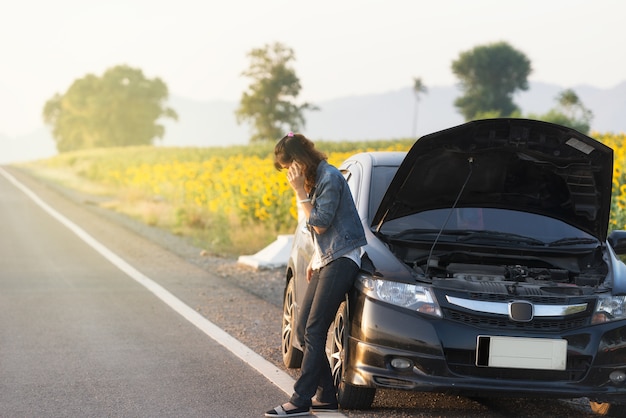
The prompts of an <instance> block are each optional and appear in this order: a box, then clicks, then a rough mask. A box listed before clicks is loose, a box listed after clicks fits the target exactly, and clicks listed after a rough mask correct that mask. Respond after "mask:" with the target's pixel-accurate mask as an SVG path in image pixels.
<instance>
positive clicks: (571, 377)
mask: <svg viewBox="0 0 626 418" xmlns="http://www.w3.org/2000/svg"><path fill="white" fill-rule="evenodd" d="M445 355H446V361H447V363H448V367H449V368H450V371H452V372H453V373H455V374H457V375H463V376H472V377H482V378H486V379H502V380H534V381H546V382H551V381H562V382H576V381H579V380H581V379H583V378H584V377H585V375H586V373H587V371H588V368H589V364H590V362H591V358H589V357H588V356H579V355H569V356H568V358H567V365H566V369H565V370H532V371H529V370H526V369H509V368H498V367H478V366H476V364H475V361H476V360H475V356H476V353H475V352H473V351H467V350H451V349H447V350H445Z"/></svg>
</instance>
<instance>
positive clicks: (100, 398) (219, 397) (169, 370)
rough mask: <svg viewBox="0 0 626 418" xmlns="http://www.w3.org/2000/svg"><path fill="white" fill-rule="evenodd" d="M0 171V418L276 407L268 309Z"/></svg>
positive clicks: (432, 409)
mask: <svg viewBox="0 0 626 418" xmlns="http://www.w3.org/2000/svg"><path fill="white" fill-rule="evenodd" d="M3 173H5V174H3ZM0 174H3V175H0V219H2V222H0V257H1V258H0V306H1V311H0V312H1V314H0V416H2V417H39V416H46V417H77V416H80V417H102V416H116V417H117V416H120V417H122V416H124V417H200V416H202V417H226V418H227V417H258V416H262V413H263V411H265V410H266V409H269V408H271V407H273V406H275V405H277V404H279V403H281V402H283V401H285V400H286V397H287V393H289V391H290V385H291V384H292V380H291V378H290V377H289V375H287V373H285V372H286V371H284V370H282V367H281V365H280V363H279V358H277V354H279V351H278V344H279V340H278V339H279V332H280V328H279V327H280V315H281V310H280V307H278V306H276V303H275V302H274V303H270V302H268V301H266V300H264V299H263V298H259V297H257V296H255V295H254V294H253V293H251V292H248V291H246V289H245V286H241V285H237V284H236V283H235V282H232V283H231V282H229V281H225V280H223V279H221V278H220V277H218V275H215V274H211V268H208V269H207V268H201V267H200V266H198V264H197V263H193V262H190V261H189V260H188V259H186V258H185V257H182V256H181V255H180V253H176V252H173V251H170V250H169V249H167V248H166V247H167V246H164V245H163V244H162V243H160V244H157V243H156V242H155V241H154V240H150V239H147V238H146V237H145V236H144V235H141V234H137V233H135V232H134V231H133V230H132V229H129V228H126V227H124V226H123V225H121V224H120V223H119V222H113V221H111V219H107V218H103V217H102V216H99V215H98V211H97V210H89V209H90V207H91V206H93V205H90V202H89V201H79V202H78V203H77V202H76V200H75V199H74V200H73V199H67V198H66V196H64V195H62V194H59V193H58V192H57V190H56V189H55V188H51V187H47V186H46V185H45V184H44V183H39V182H36V181H33V179H31V178H29V177H28V176H25V175H24V174H23V173H21V172H19V171H18V170H15V169H13V168H8V167H5V168H0ZM13 180H14V181H13ZM20 187H22V188H20ZM24 188H25V189H24ZM46 208H47V210H46ZM92 209H93V208H92ZM55 214H56V215H55ZM55 216H56V217H55ZM206 319H209V320H210V321H212V322H209V321H207V320H206ZM222 329H223V330H225V331H226V332H228V333H229V334H230V335H233V336H235V337H236V338H237V339H238V340H241V341H243V342H244V343H245V344H247V346H243V345H241V344H240V343H239V342H238V341H237V340H235V338H232V337H231V336H230V335H229V334H227V333H226V332H224V331H222ZM231 340H232V341H231ZM248 346H249V347H253V349H254V350H255V351H256V352H250V351H249V349H248ZM229 350H230V351H229ZM257 353H259V354H257ZM289 373H290V375H291V376H295V375H294V373H293V372H289ZM328 416H329V417H330V416H347V417H350V418H361V417H385V418H387V417H391V418H400V417H434V416H436V417H474V418H479V417H481V418H495V417H536V416H552V417H591V416H593V415H592V414H591V413H590V412H589V410H588V407H586V405H584V403H582V404H581V403H579V402H576V401H573V402H572V401H560V400H550V401H541V402H538V401H529V400H519V399H493V400H475V399H468V398H463V397H457V396H452V395H443V394H421V393H408V392H396V391H379V392H378V393H377V396H376V399H375V401H374V405H373V409H372V410H371V411H344V415H341V414H330V415H328Z"/></svg>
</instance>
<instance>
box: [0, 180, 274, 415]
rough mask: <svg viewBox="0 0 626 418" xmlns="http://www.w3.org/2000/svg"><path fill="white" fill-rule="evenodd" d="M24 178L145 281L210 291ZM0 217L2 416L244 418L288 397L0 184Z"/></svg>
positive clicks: (166, 258) (169, 259)
mask: <svg viewBox="0 0 626 418" xmlns="http://www.w3.org/2000/svg"><path fill="white" fill-rule="evenodd" d="M13 174H18V173H15V172H14V173H13ZM27 180H28V179H26V178H23V177H20V181H24V182H26V183H25V184H29V185H30V186H31V187H33V190H36V193H37V196H38V197H40V198H41V199H42V201H43V202H46V204H47V205H50V206H51V207H54V208H55V210H56V211H58V212H59V213H62V214H63V216H64V217H66V218H68V219H70V220H71V221H72V223H73V224H74V225H78V226H79V228H81V229H82V230H83V231H86V232H87V233H88V234H89V236H91V237H94V238H95V239H96V240H97V242H99V243H102V244H103V246H104V247H106V248H109V249H111V250H113V251H114V252H115V253H117V254H121V255H123V258H124V259H125V261H126V262H128V264H129V265H132V266H134V267H135V268H136V269H137V270H138V271H141V272H143V274H145V275H146V276H147V277H149V278H150V279H152V280H154V281H156V282H159V281H160V282H161V284H162V285H164V286H167V287H169V288H170V289H171V290H173V292H174V293H176V292H177V291H179V290H181V288H184V292H181V296H182V297H183V298H185V297H186V295H187V294H189V293H192V294H193V292H194V291H196V290H197V289H198V288H201V287H204V288H210V286H211V283H210V282H209V281H208V280H209V279H210V278H209V277H207V273H206V271H204V270H201V269H198V268H197V267H194V266H192V265H190V264H188V263H186V262H185V261H184V260H182V259H179V258H178V257H176V256H173V255H172V254H169V253H168V252H167V251H165V250H163V249H161V248H158V247H155V246H154V245H151V244H150V243H148V242H145V240H143V239H141V237H138V236H134V235H133V234H132V233H130V232H129V231H127V230H124V228H120V227H118V226H116V225H114V224H111V223H109V222H104V221H102V220H101V219H96V218H95V217H94V215H93V214H92V213H90V212H89V211H85V210H81V208H80V207H77V206H75V205H72V204H71V202H69V201H64V200H63V199H62V198H60V196H58V195H56V194H55V193H54V192H53V191H52V190H47V189H42V188H41V187H35V186H36V185H35V184H30V183H28V182H27ZM0 219H1V220H2V221H1V223H0V254H1V259H0V260H1V262H0V263H1V264H0V266H1V268H0V306H1V307H2V310H1V312H2V313H1V314H0V416H3V417H37V416H50V417H64V416H67V417H79V416H80V417H102V416H132V417H140V416H144V417H165V416H177V417H201V416H202V417H248V416H250V417H252V416H261V415H262V414H261V413H260V412H262V411H264V410H265V409H268V408H270V407H272V406H274V405H275V404H278V403H280V402H281V401H283V400H284V399H285V396H286V395H285V393H284V391H283V390H281V389H280V388H279V387H277V386H276V385H274V384H272V383H271V382H270V381H268V379H267V378H266V377H264V376H263V375H261V374H260V373H259V372H258V371H256V370H255V369H254V368H253V367H251V366H250V365H249V364H247V363H246V362H244V361H242V360H241V359H240V358H238V357H237V356H236V355H235V354H232V353H230V352H228V351H227V350H226V349H224V347H223V346H222V345H220V344H219V343H218V342H216V341H215V340H213V339H212V338H210V337H209V336H207V335H206V334H205V333H204V332H203V331H202V330H200V329H199V328H198V327H197V326H195V325H194V324H192V323H190V322H189V320H188V319H186V318H184V317H183V316H182V315H181V314H180V313H178V312H176V311H174V310H173V309H172V308H171V307H170V306H168V305H167V304H166V303H164V302H163V301H162V300H160V299H159V298H158V297H157V296H156V295H155V294H154V293H153V292H151V291H149V290H147V289H146V288H145V287H144V286H142V285H141V284H140V283H138V282H137V281H136V280H133V278H131V277H130V276H129V274H127V272H123V271H122V270H120V268H119V267H118V266H116V265H114V264H113V263H112V262H111V261H110V260H108V259H106V258H105V257H104V256H103V255H102V254H100V253H99V252H98V251H96V250H94V248H92V247H91V246H89V245H87V244H86V243H85V241H84V240H83V239H81V238H79V237H78V236H77V235H76V233H75V232H72V231H71V230H70V229H68V227H67V226H66V225H63V224H62V223H61V222H59V220H58V219H55V218H53V217H52V216H51V215H50V214H49V213H47V212H45V211H44V210H43V209H42V208H41V207H40V206H38V205H37V204H35V202H34V201H33V200H32V199H31V198H30V197H28V196H27V195H26V194H25V193H24V192H23V191H22V190H19V189H18V188H17V187H15V185H14V184H12V183H11V182H9V181H8V180H7V178H5V177H3V176H0ZM187 302H190V303H194V301H193V300H187ZM192 312H193V310H192Z"/></svg>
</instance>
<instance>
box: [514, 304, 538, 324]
mask: <svg viewBox="0 0 626 418" xmlns="http://www.w3.org/2000/svg"><path fill="white" fill-rule="evenodd" d="M534 310H535V309H534V306H533V304H532V303H530V302H526V301H523V300H521V301H513V302H510V303H509V318H511V320H512V321H517V322H530V321H532V320H533V315H534Z"/></svg>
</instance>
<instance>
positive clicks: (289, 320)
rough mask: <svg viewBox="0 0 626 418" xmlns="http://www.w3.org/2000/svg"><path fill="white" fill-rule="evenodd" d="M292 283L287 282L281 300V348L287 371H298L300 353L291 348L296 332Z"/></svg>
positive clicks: (291, 281)
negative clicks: (283, 296)
mask: <svg viewBox="0 0 626 418" xmlns="http://www.w3.org/2000/svg"><path fill="white" fill-rule="evenodd" d="M293 283H294V279H291V280H289V284H287V290H286V291H285V298H284V299H283V326H282V333H281V346H282V353H283V363H284V364H285V366H286V367H287V368H289V369H298V368H300V365H301V364H302V351H301V350H298V349H297V348H296V347H294V346H293V341H294V333H295V330H296V302H295V298H296V295H295V289H294V284H293Z"/></svg>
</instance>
